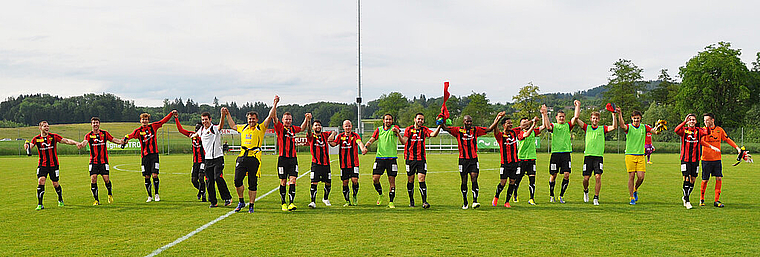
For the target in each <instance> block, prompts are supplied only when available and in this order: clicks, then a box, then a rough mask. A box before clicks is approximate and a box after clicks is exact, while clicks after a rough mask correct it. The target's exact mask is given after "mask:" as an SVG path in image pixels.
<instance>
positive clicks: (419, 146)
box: [400, 113, 441, 209]
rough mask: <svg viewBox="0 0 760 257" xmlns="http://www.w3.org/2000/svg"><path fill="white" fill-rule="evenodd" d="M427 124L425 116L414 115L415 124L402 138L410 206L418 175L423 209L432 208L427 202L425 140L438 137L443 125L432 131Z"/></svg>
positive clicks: (412, 203) (407, 129)
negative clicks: (415, 178)
mask: <svg viewBox="0 0 760 257" xmlns="http://www.w3.org/2000/svg"><path fill="white" fill-rule="evenodd" d="M423 124H425V115H424V114H422V113H417V114H416V115H414V124H413V125H411V126H409V127H407V128H406V129H404V135H403V136H401V138H400V139H401V144H403V145H404V159H405V160H406V176H407V182H406V191H407V193H408V194H409V206H410V207H414V177H415V174H417V181H418V182H419V184H420V196H421V197H422V208H423V209H427V208H430V204H429V203H428V201H427V183H425V177H426V176H427V157H426V155H425V139H427V138H429V137H436V136H438V133H440V132H441V125H439V126H438V127H437V128H436V129H435V131H433V130H430V129H429V128H428V127H425V126H423Z"/></svg>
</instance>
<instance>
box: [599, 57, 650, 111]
mask: <svg viewBox="0 0 760 257" xmlns="http://www.w3.org/2000/svg"><path fill="white" fill-rule="evenodd" d="M643 71H644V70H643V69H641V68H639V67H638V66H636V65H635V64H633V62H631V60H625V59H619V60H618V61H617V62H615V64H614V66H613V67H612V68H610V72H611V73H612V77H610V78H609V80H608V83H607V85H606V86H605V88H607V92H605V93H604V94H603V96H604V99H605V100H606V101H607V102H610V103H615V104H616V105H617V106H619V107H620V109H622V110H623V112H624V113H625V114H624V115H623V116H624V117H625V116H626V115H627V114H630V113H631V112H632V111H633V110H641V107H642V103H641V99H640V98H639V96H640V95H641V94H642V92H643V91H644V83H641V82H640V81H641V79H642V78H643V76H642V75H641V73H642V72H643Z"/></svg>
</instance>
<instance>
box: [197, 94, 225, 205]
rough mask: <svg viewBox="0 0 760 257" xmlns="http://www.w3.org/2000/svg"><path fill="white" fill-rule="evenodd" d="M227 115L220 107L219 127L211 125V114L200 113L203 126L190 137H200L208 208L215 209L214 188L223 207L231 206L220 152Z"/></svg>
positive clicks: (222, 155) (222, 156) (222, 152)
mask: <svg viewBox="0 0 760 257" xmlns="http://www.w3.org/2000/svg"><path fill="white" fill-rule="evenodd" d="M226 115H229V111H228V110H227V108H225V107H222V109H221V116H222V117H221V118H219V125H214V124H213V123H211V114H210V113H208V112H203V113H201V124H203V126H202V127H201V128H200V129H199V130H198V131H197V132H195V133H193V134H192V135H190V137H200V138H201V144H203V150H204V152H205V156H203V161H204V164H205V165H204V166H205V169H204V172H205V173H206V178H207V179H208V181H207V182H206V192H207V194H208V201H209V203H210V204H211V205H209V206H208V207H209V208H216V207H217V206H218V205H217V199H216V188H215V187H214V185H215V184H216V187H217V188H219V195H220V196H221V198H222V200H223V201H224V206H229V205H230V204H232V201H231V200H232V195H230V190H229V189H228V188H227V182H226V181H225V180H224V151H223V150H222V128H223V127H224V116H226Z"/></svg>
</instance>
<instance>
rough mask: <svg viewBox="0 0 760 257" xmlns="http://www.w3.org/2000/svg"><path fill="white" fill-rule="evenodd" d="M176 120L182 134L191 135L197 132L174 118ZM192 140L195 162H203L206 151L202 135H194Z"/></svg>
mask: <svg viewBox="0 0 760 257" xmlns="http://www.w3.org/2000/svg"><path fill="white" fill-rule="evenodd" d="M174 122H175V123H176V124H177V131H179V133H182V135H185V136H187V137H189V136H190V135H192V134H195V132H192V131H188V130H186V129H184V128H183V127H182V125H181V124H179V121H178V120H177V119H174ZM190 140H191V141H192V146H193V163H202V162H203V157H204V156H205V155H206V152H205V151H203V143H202V141H201V137H192V138H190Z"/></svg>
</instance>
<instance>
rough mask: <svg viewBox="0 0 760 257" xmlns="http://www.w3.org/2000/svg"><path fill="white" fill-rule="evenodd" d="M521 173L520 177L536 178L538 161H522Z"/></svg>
mask: <svg viewBox="0 0 760 257" xmlns="http://www.w3.org/2000/svg"><path fill="white" fill-rule="evenodd" d="M519 165H520V173H522V174H518V177H519V176H523V175H528V176H535V175H536V160H535V159H533V160H520V162H519Z"/></svg>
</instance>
